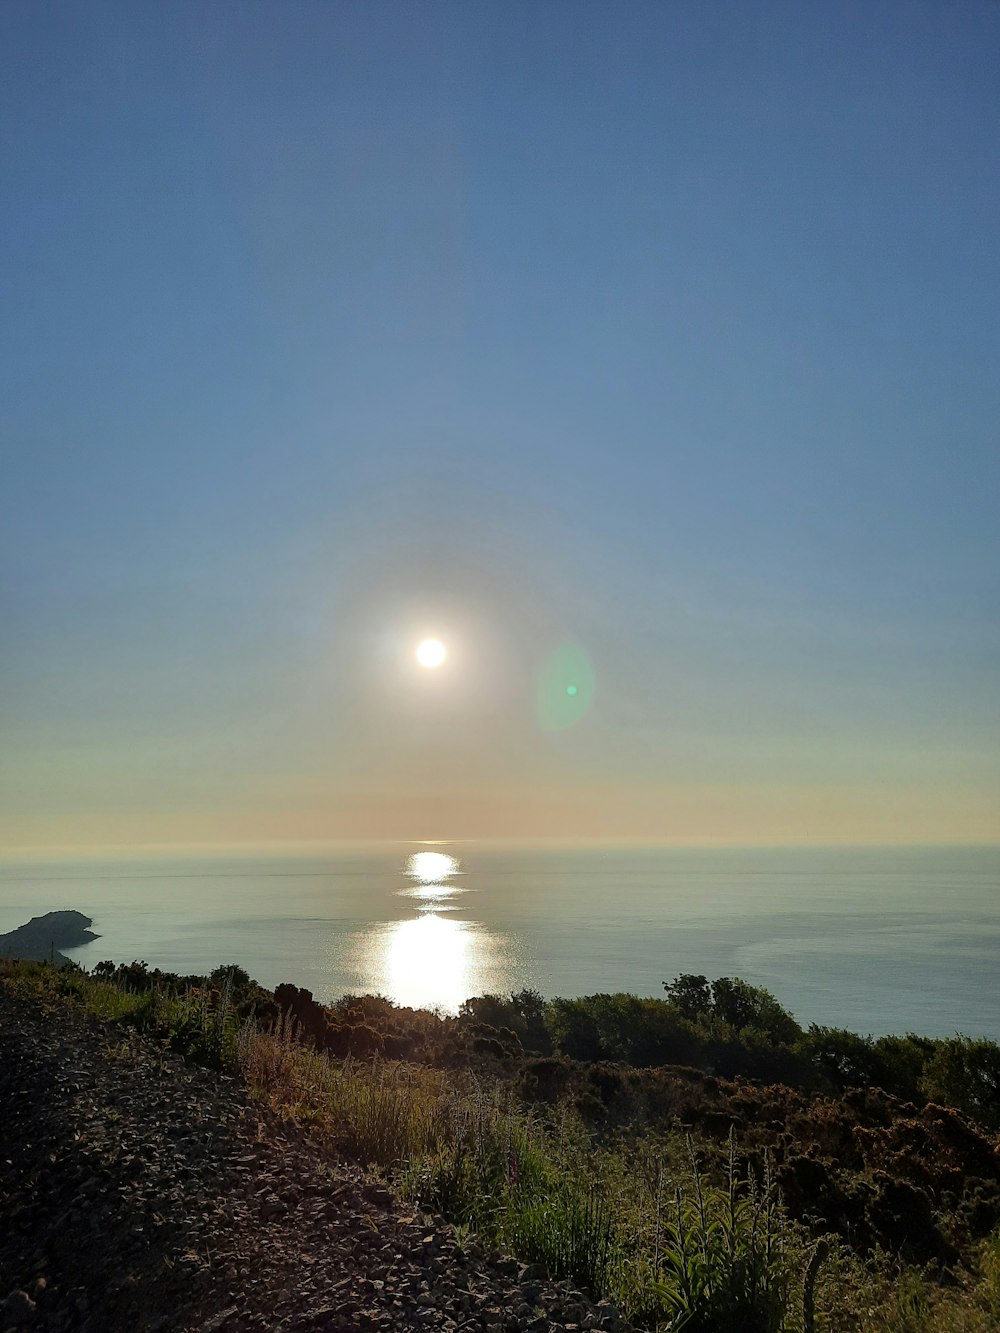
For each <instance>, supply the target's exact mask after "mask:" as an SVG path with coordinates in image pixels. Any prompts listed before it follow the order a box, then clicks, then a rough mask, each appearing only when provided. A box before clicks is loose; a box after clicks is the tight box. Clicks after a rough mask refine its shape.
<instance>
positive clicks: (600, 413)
mask: <svg viewBox="0 0 1000 1333" xmlns="http://www.w3.org/2000/svg"><path fill="white" fill-rule="evenodd" d="M998 45H1000V6H997V5H996V4H994V3H992V2H991V0H989V2H987V0H983V2H982V3H979V2H978V0H965V2H964V3H962V4H941V3H922V2H921V0H900V2H899V3H893V2H892V0H881V2H880V3H878V4H872V3H870V0H858V2H857V3H852V2H849V0H834V2H833V3H824V4H819V3H816V4H802V3H801V0H789V2H788V3H784V2H781V0H760V3H756V4H753V5H748V4H746V3H745V2H744V0H733V2H732V3H721V2H720V3H716V2H714V0H672V2H671V3H669V4H664V3H661V2H660V0H657V2H656V3H642V0H630V2H629V3H628V4H625V5H622V4H618V3H611V2H610V0H607V2H605V3H600V4H596V3H588V2H587V0H572V3H570V2H569V0H531V2H530V3H520V2H519V0H504V2H503V3H492V4H490V3H482V4H474V5H470V4H467V3H461V2H459V0H456V2H455V3H439V2H438V0H425V2H424V3H421V4H419V5H414V4H411V3H379V4H371V3H368V2H367V0H366V2H365V3H336V2H333V0H324V3H310V2H309V0H301V2H300V3H295V4H291V5H290V4H286V3H277V0H275V2H274V3H247V0H240V2H239V3H226V2H225V0H217V2H214V3H212V4H209V5H206V4H204V3H202V0H197V3H185V0H176V2H175V3H172V4H170V5H157V4H153V3H134V2H133V0H127V2H125V0H122V2H121V3H105V2H103V0H85V3H60V2H59V0H56V2H55V3H52V4H47V5H38V4H35V3H34V0H6V3H5V4H4V5H3V6H2V7H0V182H2V185H0V191H2V197H3V207H2V209H0V440H2V446H3V462H2V485H0V527H2V532H0V617H2V622H0V623H2V627H3V628H2V650H0V651H2V678H0V679H2V683H0V845H3V846H6V847H10V848H15V847H17V848H20V847H27V846H31V847H42V848H46V847H52V848H55V847H62V846H70V847H72V846H80V845H107V844H124V845H131V844H143V843H156V844H187V843H213V842H225V843H231V842H237V843H238V842H243V841H246V842H255V843H256V842H261V841H263V842H267V841H272V840H273V841H285V840H288V841H296V840H336V839H348V838H349V839H357V838H400V839H414V838H428V839H433V838H452V837H454V838H468V837H491V838H492V837H496V838H511V839H519V838H541V837H544V838H565V839H579V838H588V839H589V838H609V839H626V840H635V841H643V842H660V841H663V842H676V843H701V842H704V843H711V844H726V843H731V844H745V843H840V842H847V843H850V842H886V843H932V842H997V841H1000V724H998V700H1000V689H998V686H1000V651H998V650H1000V620H998V610H1000V595H998V594H1000V581H998V572H1000V549H998V548H1000V536H998V532H1000V525H998V523H997V512H998V500H1000V495H998V491H1000V487H998V480H1000V449H998V422H1000V373H998V367H1000V317H998V311H1000V246H998V245H997V236H998V235H1000V80H998V79H997V75H996V71H997V59H998ZM427 636H433V637H435V638H438V639H440V640H441V641H442V642H444V643H445V644H446V646H447V648H448V658H447V661H446V662H445V664H444V666H442V667H441V668H440V669H438V670H436V671H427V670H423V669H422V668H420V667H419V666H418V665H417V664H416V662H415V659H414V655H413V654H414V650H415V647H416V645H417V643H418V642H419V641H420V640H421V639H422V638H424V637H427ZM571 686H573V688H575V689H576V690H577V693H576V694H575V695H570V694H567V691H568V690H569V689H570V687H571ZM567 700H569V702H567Z"/></svg>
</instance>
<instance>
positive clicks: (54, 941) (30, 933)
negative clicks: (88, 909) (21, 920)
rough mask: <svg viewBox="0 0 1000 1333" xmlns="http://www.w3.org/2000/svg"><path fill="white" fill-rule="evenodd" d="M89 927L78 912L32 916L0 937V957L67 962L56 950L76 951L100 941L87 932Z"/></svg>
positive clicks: (90, 923) (89, 923)
mask: <svg viewBox="0 0 1000 1333" xmlns="http://www.w3.org/2000/svg"><path fill="white" fill-rule="evenodd" d="M93 924H94V923H93V921H92V920H91V918H90V917H89V916H84V914H83V913H82V912H46V913H44V915H42V916H33V917H32V918H31V920H30V921H28V922H27V923H26V924H25V925H23V926H18V928H17V929H16V930H11V931H8V932H7V934H6V935H0V958H23V959H28V960H32V959H34V960H36V961H38V962H52V963H68V962H69V961H70V960H69V959H68V958H67V957H66V956H65V954H62V953H60V952H59V950H60V949H76V948H79V946H80V945H81V944H89V943H90V942H91V940H97V939H100V936H99V935H95V933H94V932H93V931H92V930H89V929H88V927H89V926H92V925H93Z"/></svg>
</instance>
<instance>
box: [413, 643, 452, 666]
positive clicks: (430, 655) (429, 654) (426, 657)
mask: <svg viewBox="0 0 1000 1333" xmlns="http://www.w3.org/2000/svg"><path fill="white" fill-rule="evenodd" d="M447 656H448V650H447V648H445V646H444V644H443V643H442V642H441V640H440V639H424V641H423V642H422V643H421V644H419V645H418V646H417V661H418V662H419V663H420V665H421V666H422V667H439V666H440V665H441V663H442V662H443V661H444V659H445V658H446V657H447Z"/></svg>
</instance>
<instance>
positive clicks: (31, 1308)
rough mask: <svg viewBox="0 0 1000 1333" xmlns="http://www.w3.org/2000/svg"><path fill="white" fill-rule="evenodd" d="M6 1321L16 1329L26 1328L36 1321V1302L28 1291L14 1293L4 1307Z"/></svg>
mask: <svg viewBox="0 0 1000 1333" xmlns="http://www.w3.org/2000/svg"><path fill="white" fill-rule="evenodd" d="M2 1309H3V1313H4V1319H5V1320H6V1322H7V1323H8V1324H11V1325H13V1327H14V1328H25V1327H27V1325H28V1324H32V1323H34V1320H35V1310H36V1307H35V1302H34V1301H33V1300H32V1299H31V1297H30V1296H29V1295H28V1293H27V1292H26V1291H12V1292H11V1293H10V1295H9V1296H8V1297H7V1299H6V1300H5V1301H4V1303H3V1306H2Z"/></svg>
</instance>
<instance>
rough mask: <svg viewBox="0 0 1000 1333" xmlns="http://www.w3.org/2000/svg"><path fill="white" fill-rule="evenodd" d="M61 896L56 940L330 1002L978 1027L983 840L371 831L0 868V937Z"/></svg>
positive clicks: (992, 1002) (82, 954) (994, 852)
mask: <svg viewBox="0 0 1000 1333" xmlns="http://www.w3.org/2000/svg"><path fill="white" fill-rule="evenodd" d="M58 908H75V909H77V910H79V911H81V912H84V913H86V914H87V915H88V916H90V917H92V918H93V921H94V926H93V929H94V930H95V931H97V932H98V933H99V934H100V937H101V938H100V939H99V940H97V941H95V942H94V943H92V944H89V945H87V946H85V947H84V948H81V949H77V950H73V951H71V956H72V957H74V958H75V959H76V960H77V961H78V962H80V963H81V964H84V965H85V966H87V967H90V966H92V965H93V964H94V963H96V962H98V961H100V960H101V959H105V958H110V959H112V960H114V961H115V962H131V961H132V960H133V959H145V961H146V962H147V963H148V964H149V965H150V966H157V967H161V968H164V969H167V970H170V971H175V972H185V973H190V972H197V973H204V972H208V971H211V969H212V968H214V967H216V966H217V965H219V964H220V963H231V962H235V963H239V964H240V965H241V966H243V967H245V968H247V970H248V971H249V972H250V974H251V975H252V976H254V977H256V979H257V980H258V981H260V982H261V983H262V984H263V985H265V986H268V987H274V986H276V985H277V984H278V983H279V982H282V981H290V982H294V983H295V984H296V985H298V986H305V987H308V988H309V990H311V991H312V992H313V994H314V995H315V996H316V998H317V999H319V1000H322V1001H330V1000H334V999H336V998H338V997H339V996H341V995H343V994H345V993H346V992H349V991H351V992H374V993H379V994H382V995H387V996H389V997H390V998H392V999H393V1000H395V1001H397V1002H398V1003H400V1004H408V1005H417V1006H428V1007H438V1008H440V1009H442V1010H444V1011H448V1012H455V1011H456V1010H457V1009H458V1007H459V1006H460V1005H461V1003H462V1001H463V1000H465V999H466V998H467V997H468V996H470V995H478V994H483V993H485V992H488V991H493V992H509V991H511V990H520V989H521V988H522V987H532V988H534V989H536V990H539V991H541V993H542V994H543V995H546V996H555V995H566V996H573V995H589V994H593V993H595V992H598V991H630V992H632V993H634V994H637V995H647V996H648V995H653V996H655V995H662V994H663V989H662V987H663V982H664V981H669V980H671V979H672V978H673V977H675V976H677V975H678V974H680V973H682V972H695V973H703V974H704V975H706V976H708V977H709V978H714V977H718V976H740V977H743V978H745V979H746V980H747V981H750V982H753V983H754V984H757V985H762V986H766V987H767V988H768V989H769V990H770V991H772V992H773V993H774V995H775V996H776V997H777V998H778V1000H779V1001H780V1002H781V1003H782V1004H783V1005H785V1007H786V1008H788V1009H790V1010H791V1011H792V1012H793V1013H794V1014H795V1016H796V1017H797V1018H798V1020H799V1022H800V1023H803V1024H808V1023H822V1024H828V1025H831V1026H836V1027H846V1028H850V1029H852V1030H853V1031H856V1032H862V1033H872V1034H873V1035H880V1034H884V1033H888V1032H899V1033H902V1032H918V1033H922V1034H926V1035H929V1036H946V1035H950V1034H953V1033H955V1032H959V1031H960V1032H964V1033H967V1034H969V1035H972V1036H989V1037H992V1038H993V1039H1000V847H935V848H917V847H906V848H899V847H894V848H846V847H838V848H828V849H817V848H809V849H804V848H781V849H761V848H754V849H750V850H736V849H728V848H727V849H724V850H720V849H676V848H669V849H668V848H618V847H616V848H610V847H589V848H588V847H572V848H568V847H563V846H560V847H554V846H550V847H544V848H540V847H533V848H527V847H522V848H514V847H509V846H500V845H496V844H492V845H491V844H486V843H475V842H467V843H447V844H444V843H442V844H436V843H435V844H429V843H427V844H422V843H412V844H408V843H381V844H378V845H373V846H365V847H360V846H339V847H338V846H324V847H316V846H311V847H300V848H291V849H290V848H282V849H279V850H275V849H271V850H267V851H255V852H253V853H250V852H246V851H242V852H239V853H237V852H233V851H232V850H229V851H226V852H198V853H192V852H186V853H184V854H181V853H169V854H167V853H159V854H156V855H153V854H151V853H150V854H143V855H138V854H129V855H124V854H119V855H115V856H104V857H96V856H95V857H87V858H80V857H77V858H75V859H70V858H68V857H63V858H59V859H56V858H51V859H41V858H39V857H32V858H30V859H21V860H14V859H7V860H5V861H3V862H2V863H0V932H3V931H8V930H12V929H13V928H14V927H15V926H18V925H21V924H22V923H23V922H25V921H27V920H28V918H29V917H31V916H37V915H39V914H40V913H42V912H46V911H51V910H55V909H58Z"/></svg>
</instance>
